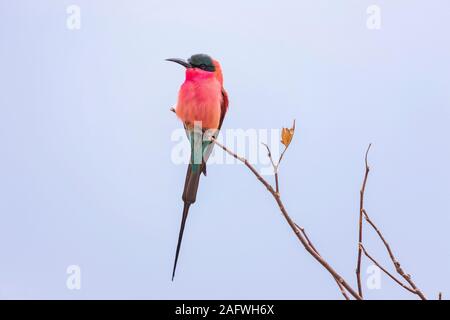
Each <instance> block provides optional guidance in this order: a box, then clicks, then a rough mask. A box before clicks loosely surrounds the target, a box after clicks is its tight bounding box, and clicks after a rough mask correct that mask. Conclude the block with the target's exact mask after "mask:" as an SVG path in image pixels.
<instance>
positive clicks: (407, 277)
mask: <svg viewBox="0 0 450 320" xmlns="http://www.w3.org/2000/svg"><path fill="white" fill-rule="evenodd" d="M363 214H364V218H365V219H366V221H367V222H368V223H369V224H370V225H371V226H372V228H373V229H374V230H375V232H376V233H377V234H378V237H379V238H380V239H381V241H382V242H383V244H384V246H385V247H386V250H387V252H388V254H389V257H390V258H391V260H392V263H393V264H394V267H395V270H396V271H397V273H398V274H399V275H401V276H402V277H403V278H404V279H405V280H406V281H407V282H408V283H409V285H410V286H411V287H412V288H413V289H414V291H415V292H414V293H415V294H417V295H418V296H419V297H420V298H421V299H422V300H427V298H426V297H425V295H424V294H423V293H422V291H421V290H420V289H419V288H418V287H417V286H416V284H415V283H414V281H413V280H412V279H411V275H409V274H406V273H405V272H404V271H403V269H402V267H401V265H400V262H398V260H397V259H396V258H395V256H394V253H393V252H392V250H391V246H390V245H389V243H388V242H387V241H386V239H385V238H384V236H383V234H382V233H381V231H380V230H379V229H378V227H377V226H376V225H375V223H374V222H373V221H372V220H371V219H370V217H369V215H368V214H367V212H366V210H363Z"/></svg>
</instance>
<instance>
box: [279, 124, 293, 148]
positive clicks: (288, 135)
mask: <svg viewBox="0 0 450 320" xmlns="http://www.w3.org/2000/svg"><path fill="white" fill-rule="evenodd" d="M294 132H295V121H294V125H293V126H292V128H283V129H281V143H282V144H284V146H285V147H286V148H287V147H288V146H289V144H290V143H291V141H292V138H293V137H294Z"/></svg>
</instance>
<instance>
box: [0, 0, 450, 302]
mask: <svg viewBox="0 0 450 320" xmlns="http://www.w3.org/2000/svg"><path fill="white" fill-rule="evenodd" d="M70 4H77V5H79V6H80V7H81V19H82V20H81V26H82V27H81V30H78V31H70V30H68V29H67V28H66V18H67V14H66V7H67V6H68V5H70ZM371 4H378V5H379V6H380V8H381V10H382V29H381V30H378V31H373V30H372V31H371V30H368V29H367V28H366V19H367V15H366V8H367V7H368V6H369V5H371ZM449 12H450V4H449V2H448V1H445V0H441V1H438V0H433V1H413V0H397V1H365V0H342V1H332V0H329V1H317V0H315V1H273V0H272V1H263V0H258V1H245V2H244V1H189V2H186V1H143V0H142V1H138V0H134V1H106V0H105V1H99V0H91V1H82V0H78V1H50V0H41V1H31V0H29V1H23V0H19V1H6V0H1V1H0V46H1V47H0V70H1V71H0V86H1V88H2V90H1V91H2V94H1V95H0V148H1V157H0V297H1V298H61V299H79V298H151V299H153V298H154V299H158V298H159V299H178V298H183V299H184V298H186V299H197V298H207V299H216V298H235V299H239V298H247V299H282V298H283V299H301V298H326V299H341V295H340V293H339V291H338V290H337V289H336V284H335V283H334V282H333V281H332V279H331V278H330V276H329V275H328V274H327V273H326V272H325V271H324V270H323V269H322V268H321V267H320V266H319V265H318V264H317V262H316V261H314V260H313V259H312V258H311V257H310V256H309V255H308V254H307V253H306V252H305V251H304V250H303V249H302V248H301V247H300V245H299V243H298V242H297V239H296V238H295V237H294V236H293V234H292V232H291V231H290V230H289V227H288V225H287V224H286V223H285V221H284V220H283V219H282V217H281V215H280V213H279V211H278V210H277V207H276V205H275V204H274V202H273V199H272V198H271V197H270V196H269V194H268V193H267V192H266V191H265V190H264V188H263V187H262V186H261V185H260V184H259V182H258V181H257V180H256V179H254V177H253V176H251V174H250V173H249V172H248V170H246V169H245V168H244V167H242V166H236V165H215V166H211V167H210V168H209V173H208V177H207V178H206V179H202V183H201V186H200V191H199V195H198V201H197V203H196V204H195V205H194V206H193V207H192V209H191V215H190V217H189V220H188V224H187V227H186V232H185V238H184V242H183V248H182V252H181V255H180V261H179V266H178V272H177V276H176V278H175V282H173V283H172V282H171V281H170V276H171V270H172V263H173V256H174V252H175V246H176V238H177V235H178V228H179V220H180V217H181V210H182V202H181V191H182V184H183V182H184V174H185V167H184V166H177V165H174V164H173V163H172V161H171V157H170V154H171V150H172V148H173V147H174V143H173V142H172V141H171V139H170V136H171V134H172V132H173V130H175V129H177V128H179V127H180V123H179V122H178V121H177V120H176V119H175V117H174V116H173V114H171V113H170V112H169V111H168V108H169V107H170V106H172V105H173V104H174V103H175V101H176V93H177V90H178V87H179V85H180V84H181V82H182V80H183V72H182V70H181V68H178V67H176V66H175V65H171V64H169V63H167V62H164V59H165V58H168V57H182V58H187V57H189V56H190V55H191V54H194V53H199V52H205V53H209V54H211V55H212V56H214V57H215V58H217V59H219V60H220V61H221V62H222V67H223V69H224V76H225V86H226V88H227V90H228V92H229V95H230V110H229V114H228V116H227V119H226V121H225V124H224V128H243V129H248V128H256V129H271V128H279V127H282V126H288V125H290V124H291V121H292V119H293V118H295V119H297V126H298V130H297V136H296V137H295V140H294V142H293V145H292V146H291V150H290V151H289V153H288V154H287V155H286V158H285V162H284V163H283V165H282V168H281V177H280V179H281V188H282V193H283V198H284V201H285V204H286V206H287V209H288V210H289V212H290V213H291V215H292V217H293V218H294V219H295V220H296V221H297V222H298V223H299V224H301V225H303V226H305V227H306V228H307V230H308V231H309V235H310V237H311V238H312V239H313V240H314V242H315V243H316V246H317V247H318V248H319V250H320V251H321V253H322V254H323V255H324V256H325V257H326V258H327V259H328V261H329V262H330V263H331V264H332V265H333V266H334V267H335V268H336V269H337V270H338V271H339V272H340V273H341V274H342V275H344V276H345V277H346V278H347V280H349V281H350V282H351V283H352V284H355V279H354V269H355V260H356V249H357V245H356V240H357V217H358V193H359V187H360V183H361V179H362V174H363V170H364V167H363V154H364V151H365V149H366V147H367V144H368V143H369V142H372V143H373V149H372V151H371V154H370V163H371V166H372V173H371V175H370V180H369V183H368V189H367V200H366V201H367V205H366V207H367V209H368V211H369V213H370V214H371V216H372V218H373V219H374V220H375V221H376V222H377V223H378V224H379V226H380V227H381V228H382V230H383V231H384V233H385V236H386V237H387V239H388V240H389V241H390V242H391V245H392V247H393V249H394V251H395V252H396V253H397V255H398V258H399V259H400V261H401V262H402V263H403V266H404V268H405V270H406V271H407V272H410V273H411V274H412V275H413V277H414V279H415V280H416V282H417V284H418V285H419V286H420V287H421V288H422V289H423V291H424V292H425V293H426V294H427V295H428V296H429V297H430V298H433V297H436V296H437V293H438V291H443V292H444V297H449V295H450V277H449V275H448V271H449V270H450V254H449V250H448V244H449V242H450V234H449V232H448V228H449V224H450V218H449V213H450V205H449V201H448V199H449V196H450V167H449V165H448V164H449V163H450V143H449V141H448V138H449V136H450V126H449V121H450V90H449V85H450V62H449V57H450V45H449V42H448V31H449V30H450V17H449ZM366 247H367V248H368V249H369V250H370V251H371V253H372V254H373V255H374V256H376V257H378V258H379V259H380V260H381V261H383V262H386V263H387V262H388V260H387V258H386V254H385V251H383V247H382V246H381V245H380V243H379V241H378V240H377V238H376V237H375V236H374V234H373V232H368V233H367V242H366ZM73 264H75V265H79V266H80V267H81V272H82V288H81V290H79V291H70V290H68V289H67V288H66V278H67V275H66V268H67V266H69V265H73ZM369 265H370V264H369V263H368V262H367V260H365V261H364V269H363V270H365V269H366V267H367V266H369ZM387 265H388V264H387ZM388 266H389V268H391V265H388ZM391 270H392V269H391ZM366 296H367V297H368V298H375V299H377V298H401V299H404V298H413V297H412V296H411V295H410V294H409V293H407V292H405V291H404V290H403V289H401V288H399V287H398V286H395V285H393V284H392V283H391V282H390V281H389V279H388V278H387V277H385V276H383V277H382V284H381V289H380V290H366Z"/></svg>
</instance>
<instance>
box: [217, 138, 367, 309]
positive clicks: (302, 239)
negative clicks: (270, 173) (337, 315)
mask: <svg viewBox="0 0 450 320" xmlns="http://www.w3.org/2000/svg"><path fill="white" fill-rule="evenodd" d="M211 141H212V142H214V143H215V144H216V145H218V146H219V147H220V148H222V149H223V150H224V151H225V152H227V153H228V154H229V155H231V156H232V157H234V158H235V159H238V160H239V161H241V162H243V163H244V164H245V166H246V167H247V168H248V169H250V171H251V172H252V173H253V174H254V175H255V176H256V178H257V179H258V180H259V181H260V182H261V183H262V184H263V185H264V186H265V187H266V189H267V190H268V191H269V192H270V193H271V195H272V196H273V198H274V199H275V201H276V202H277V204H278V207H279V209H280V211H281V213H282V214H283V217H284V218H285V219H286V221H287V223H288V224H289V226H290V227H291V229H292V231H293V232H294V233H295V235H296V237H297V238H298V240H299V241H300V242H301V244H302V245H303V247H304V248H305V249H306V251H308V253H309V254H311V255H312V256H313V258H314V259H316V260H317V261H318V262H319V263H320V264H321V265H322V266H323V267H324V268H325V269H326V270H327V271H328V272H329V273H330V274H331V276H332V277H333V278H334V279H335V280H336V281H337V282H338V283H340V284H341V285H342V286H343V287H344V288H345V289H346V290H347V291H348V292H349V293H350V294H351V295H352V296H353V297H354V298H355V299H358V300H361V296H360V295H359V294H358V293H357V292H356V291H355V290H354V289H353V288H352V287H351V286H350V285H349V284H348V283H347V282H346V281H345V280H344V278H343V277H342V276H341V275H340V274H338V273H337V272H336V271H335V270H334V269H333V268H332V267H331V266H330V265H329V264H328V262H327V261H325V260H324V259H323V258H322V256H320V254H318V253H317V252H316V251H315V250H314V249H313V247H311V245H310V244H309V243H308V241H307V240H306V238H305V237H304V236H303V233H302V231H301V230H300V229H299V228H297V225H296V224H295V222H294V221H293V220H292V219H291V217H290V216H289V214H288V213H287V210H286V208H285V207H284V204H283V202H282V200H281V197H280V194H279V193H277V192H276V191H275V190H274V189H273V187H272V186H271V185H270V184H269V183H268V182H267V181H266V180H265V179H264V178H263V177H262V176H261V175H260V174H259V173H258V171H257V170H256V169H255V168H254V167H253V166H252V165H251V164H250V163H249V162H248V161H247V159H245V158H243V157H240V156H238V155H237V154H235V153H234V152H232V151H230V150H229V149H227V148H226V147H225V146H224V145H222V144H221V143H220V142H218V141H217V140H216V139H215V138H212V140H211Z"/></svg>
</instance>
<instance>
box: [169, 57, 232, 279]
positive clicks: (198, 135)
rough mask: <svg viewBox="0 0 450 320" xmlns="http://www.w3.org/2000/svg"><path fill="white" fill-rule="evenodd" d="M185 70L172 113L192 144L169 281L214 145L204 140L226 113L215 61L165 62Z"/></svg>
mask: <svg viewBox="0 0 450 320" xmlns="http://www.w3.org/2000/svg"><path fill="white" fill-rule="evenodd" d="M167 61H172V62H175V63H178V64H180V65H182V66H183V67H185V68H186V79H185V81H184V83H183V84H182V85H181V88H180V91H179V93H178V102H177V105H176V108H175V113H176V114H177V116H178V118H179V119H180V120H181V121H182V122H183V125H184V128H185V130H186V134H187V136H188V139H189V142H190V144H191V157H190V163H189V166H188V169H187V173H186V180H185V183H184V191H183V197H182V198H183V201H184V208H183V216H182V218H181V226H180V232H179V235H178V244H177V251H176V253H175V262H174V265H173V272H172V281H173V278H174V276H175V270H176V268H177V262H178V255H179V253H180V247H181V241H182V239H183V232H184V226H185V224H186V218H187V216H188V212H189V207H190V206H191V204H193V203H194V202H195V199H196V196H197V189H198V184H199V181H200V175H201V174H202V173H203V174H204V175H206V162H207V161H208V157H209V155H210V154H211V151H212V148H213V143H212V142H211V140H210V139H208V138H207V137H206V135H207V134H209V133H211V132H213V133H212V135H213V136H216V135H217V133H218V130H220V128H221V126H222V122H223V119H224V117H225V114H226V112H227V110H228V95H227V92H226V91H225V89H224V88H223V76H222V69H221V67H220V64H219V62H218V61H216V60H214V59H212V58H211V57H210V56H208V55H206V54H195V55H193V56H192V57H190V58H189V59H188V60H187V61H185V60H182V59H167Z"/></svg>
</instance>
